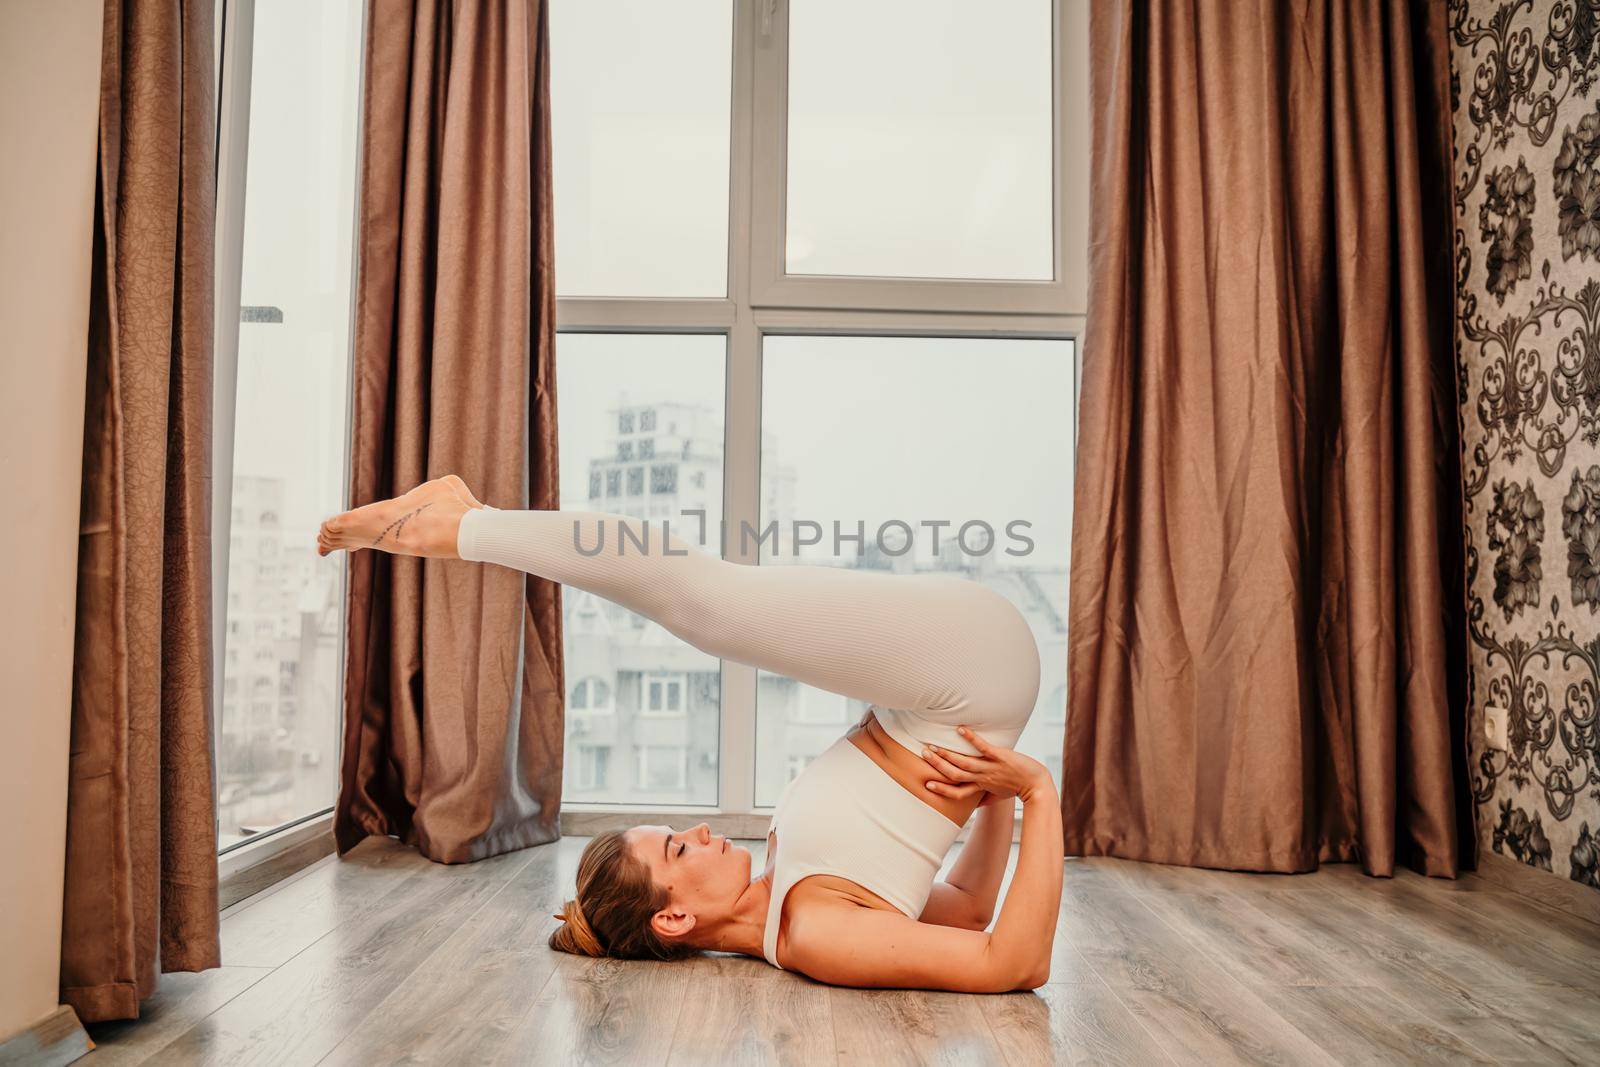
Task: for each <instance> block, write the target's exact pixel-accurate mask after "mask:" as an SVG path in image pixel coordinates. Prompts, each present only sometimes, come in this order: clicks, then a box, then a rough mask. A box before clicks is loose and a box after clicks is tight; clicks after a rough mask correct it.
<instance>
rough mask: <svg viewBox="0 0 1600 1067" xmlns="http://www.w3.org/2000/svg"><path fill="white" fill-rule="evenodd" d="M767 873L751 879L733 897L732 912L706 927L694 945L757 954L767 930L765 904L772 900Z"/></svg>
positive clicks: (709, 948)
mask: <svg viewBox="0 0 1600 1067" xmlns="http://www.w3.org/2000/svg"><path fill="white" fill-rule="evenodd" d="M769 877H770V872H769V873H767V874H763V875H762V876H761V877H759V878H757V879H755V880H754V881H752V882H751V883H750V886H749V888H748V889H746V890H745V891H744V892H743V893H740V894H739V899H738V900H736V901H734V904H733V911H732V913H731V914H729V916H728V917H727V918H726V919H724V920H723V921H722V922H720V923H718V924H717V925H716V926H715V927H713V928H711V929H709V930H707V931H706V932H705V934H704V935H703V937H702V938H700V939H698V940H697V941H696V942H695V943H696V945H697V946H698V947H700V948H702V949H706V950H709V951H713V952H737V953H740V954H742V955H745V956H755V957H757V958H761V957H762V956H763V955H764V950H763V949H764V946H763V939H764V938H765V936H766V931H767V905H768V904H769V903H770V902H771V901H772V883H771V882H770V881H769V880H768V879H769Z"/></svg>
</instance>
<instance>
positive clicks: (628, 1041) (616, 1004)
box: [486, 956, 685, 1067]
mask: <svg viewBox="0 0 1600 1067" xmlns="http://www.w3.org/2000/svg"><path fill="white" fill-rule="evenodd" d="M675 966H676V965H675V964H672V963H665V962H659V961H650V962H645V961H632V960H580V959H578V958H577V957H573V956H563V958H562V959H561V961H560V963H559V965H558V966H557V967H556V970H555V973H554V974H552V975H551V976H550V980H549V981H548V982H546V983H545V987H544V989H543V990H542V991H541V992H540V994H539V998H538V1000H537V1001H536V1002H535V1003H534V1004H533V1006H532V1008H531V1010H530V1011H529V1012H528V1014H527V1015H526V1016H524V1017H523V1019H522V1021H521V1022H520V1023H519V1024H518V1026H517V1029H516V1030H515V1031H514V1033H513V1035H512V1040H511V1042H510V1044H509V1046H508V1049H507V1051H506V1052H505V1053H504V1054H502V1055H501V1056H498V1057H496V1058H495V1059H493V1060H490V1061H486V1062H492V1063H506V1064H524V1063H525V1064H580V1063H581V1064H626V1065H629V1067H632V1065H635V1064H637V1065H639V1067H651V1065H658V1064H665V1063H666V1062H667V1055H668V1053H669V1052H670V1051H671V1047H672V1035H673V1030H674V1028H675V1027H676V1025H677V1021H678V1016H679V1013H680V1012H681V1010H682V1008H683V997H684V988H685V986H684V983H683V981H682V980H681V979H680V978H679V977H676V976H677V975H679V974H681V971H676V970H675V969H674V968H675Z"/></svg>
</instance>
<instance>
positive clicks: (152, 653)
mask: <svg viewBox="0 0 1600 1067" xmlns="http://www.w3.org/2000/svg"><path fill="white" fill-rule="evenodd" d="M213 7H214V5H213V3H212V0H186V2H183V3H157V2H152V0H109V2H108V3H107V4H106V5H105V34H104V42H103V51H102V54H101V75H100V159H99V177H98V182H97V184H98V188H97V190H96V196H95V236H94V252H93V280H92V282H91V285H90V311H89V369H88V391H87V399H86V402H85V412H84V432H83V486H82V525H81V532H80V535H79V537H80V540H79V546H78V594H77V622H76V637H75V640H76V649H75V653H74V664H73V688H72V750H71V763H70V773H69V784H68V795H67V852H66V889H65V899H64V901H63V915H62V933H61V999H62V1000H63V1001H64V1002H65V1003H68V1004H71V1005H72V1006H73V1008H75V1009H76V1010H77V1012H78V1016H79V1018H81V1019H82V1020H84V1021H85V1022H101V1021H105V1020H111V1019H133V1018H137V1017H138V1015H139V1002H140V1001H141V1000H143V999H144V998H146V997H148V996H150V995H151V994H152V993H154V992H155V989H156V978H157V973H158V972H159V971H197V970H203V969H205V968H208V967H215V966H217V965H218V963H219V961H218V950H217V925H218V924H217V836H216V823H215V820H216V808H215V804H214V802H213V794H212V779H213V768H212V750H211V699H212V694H211V666H212V660H211V380H212V347H211V338H212V231H213V225H212V213H213V205H214V202H215V189H216V160H215V150H214V145H215V137H216V125H215V113H216V105H215V100H214V99H213V95H212V92H213V91H212V11H213ZM12 814H13V815H14V816H18V817H20V814H21V813H12Z"/></svg>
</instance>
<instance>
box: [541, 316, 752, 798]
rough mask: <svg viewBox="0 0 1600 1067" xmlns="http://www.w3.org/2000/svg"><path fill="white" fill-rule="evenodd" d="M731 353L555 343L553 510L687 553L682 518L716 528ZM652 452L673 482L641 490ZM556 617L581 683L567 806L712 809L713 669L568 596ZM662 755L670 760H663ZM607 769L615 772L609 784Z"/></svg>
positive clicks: (692, 539)
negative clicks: (669, 536) (638, 522)
mask: <svg viewBox="0 0 1600 1067" xmlns="http://www.w3.org/2000/svg"><path fill="white" fill-rule="evenodd" d="M727 347H728V344H727V339H726V338H725V337H722V336H718V335H715V334H666V333H632V334H622V333H568V334H563V335H562V336H561V337H560V343H559V344H558V346H557V352H556V355H557V361H556V396H558V397H559V398H560V404H561V411H560V431H561V441H560V452H561V506H562V507H563V508H569V509H585V510H591V511H608V512H614V513H617V514H622V515H629V516H632V517H634V518H640V519H646V520H648V521H649V522H650V524H651V526H652V528H653V529H654V530H660V528H661V522H662V521H663V520H665V521H666V522H667V523H669V524H670V526H671V528H672V530H673V533H674V536H677V537H680V538H682V539H683V540H684V541H686V542H688V543H690V544H695V543H697V542H698V541H699V529H698V526H699V523H698V519H691V518H684V519H680V518H679V516H680V514H681V513H682V512H686V511H687V512H699V511H704V512H705V515H706V519H705V521H706V523H707V524H708V528H709V529H713V530H714V529H716V525H715V524H716V523H717V522H718V521H719V520H720V518H721V516H722V485H723V474H722V466H723V464H722V448H723V432H724V426H723V398H724V393H725V381H724V369H725V365H726V362H727ZM646 440H649V441H653V442H655V446H656V449H657V453H658V457H659V455H660V454H663V453H664V454H666V455H669V456H670V457H671V459H670V461H669V462H663V461H662V460H660V459H659V458H658V459H657V460H655V461H654V463H653V464H652V466H653V467H655V468H656V469H665V470H667V471H669V472H670V477H655V476H652V477H650V478H648V479H646V478H645V477H643V475H642V473H641V471H642V468H641V467H640V466H639V464H638V463H637V462H636V456H637V451H638V448H639V445H640V444H641V443H642V442H644V441H646ZM624 476H626V479H624ZM624 489H626V491H625V492H624V491H623V490H624ZM710 548H711V550H712V551H715V544H714V543H713V544H712V545H711V546H710ZM561 606H562V612H563V620H564V633H565V637H564V641H565V656H566V674H567V677H568V678H574V679H581V680H580V681H578V682H577V684H576V685H575V686H574V687H572V688H571V690H570V691H569V692H568V694H567V723H566V737H567V744H568V746H569V751H576V752H577V753H578V758H577V759H569V760H567V761H566V772H565V775H566V777H565V781H564V782H563V794H564V797H565V798H566V800H568V801H572V802H580V803H581V802H584V801H595V802H602V803H623V804H630V805H635V806H637V805H643V804H715V803H716V801H717V765H718V757H719V753H718V744H717V743H718V737H719V734H720V729H719V727H720V723H721V717H722V711H721V695H720V693H721V665H720V664H719V662H718V661H717V659H716V657H714V656H708V655H706V654H705V653H703V652H701V651H699V650H698V649H696V648H693V647H691V646H689V645H687V644H684V643H683V642H682V641H680V640H679V639H678V638H676V637H674V636H673V635H672V634H670V633H668V632H667V631H666V630H664V629H662V628H661V627H660V626H658V625H656V624H655V623H653V622H651V621H649V620H648V619H645V618H644V617H643V616H641V615H636V614H634V613H633V612H631V611H627V610H626V609H624V608H622V607H619V606H618V605H616V604H614V603H611V602H610V601H607V600H603V599H601V598H600V597H597V596H593V595H590V594H587V593H584V592H583V591H581V590H577V589H570V588H569V589H567V590H565V591H564V593H563V594H562V598H561ZM668 749H670V750H671V751H672V752H673V753H676V755H674V756H673V757H672V758H671V759H669V758H668V757H667V756H665V755H663V754H662V752H664V751H666V750H668ZM613 750H615V756H613ZM630 753H631V755H630ZM651 753H654V754H651ZM680 757H681V758H680ZM619 760H628V761H630V762H631V764H632V765H633V767H634V768H635V770H636V773H634V774H632V775H630V774H628V773H626V769H627V768H628V767H629V765H630V764H629V763H624V762H619ZM609 767H618V768H621V769H622V770H623V773H610V774H608V773H606V769H607V768H609Z"/></svg>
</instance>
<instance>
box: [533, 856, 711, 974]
mask: <svg viewBox="0 0 1600 1067" xmlns="http://www.w3.org/2000/svg"><path fill="white" fill-rule="evenodd" d="M577 882H578V887H577V894H576V896H575V898H574V899H572V900H569V901H567V902H566V904H564V905H563V906H562V909H561V910H560V911H558V912H555V913H554V917H555V918H557V919H561V920H563V922H562V924H561V925H560V926H558V927H556V928H555V930H554V931H552V932H551V934H550V947H551V948H553V949H555V950H557V951H558V952H571V953H575V954H577V955H580V956H611V957H613V958H615V959H624V960H640V959H657V960H676V959H682V958H683V957H685V956H689V955H692V954H693V953H694V952H695V951H696V950H695V947H694V946H693V945H690V944H687V943H685V942H682V941H668V940H667V939H665V938H663V937H662V936H661V935H660V934H658V933H656V931H655V928H654V927H652V926H651V925H650V919H651V917H652V916H653V915H655V913H656V912H658V911H660V910H661V909H662V908H664V907H666V906H667V902H668V899H669V898H668V896H667V891H666V890H665V889H662V888H661V887H660V886H658V885H656V884H655V882H654V881H653V880H652V879H651V877H650V868H649V867H648V866H646V865H645V863H644V862H643V861H641V860H640V859H639V858H638V857H637V856H635V855H634V854H633V853H632V852H631V851H629V849H628V843H627V839H626V838H625V837H623V835H622V833H621V832H620V831H617V830H609V831H607V832H605V833H603V834H596V835H595V837H594V840H592V841H590V842H589V844H588V845H587V846H585V848H584V850H583V856H582V857H580V858H579V860H578V879H577Z"/></svg>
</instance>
